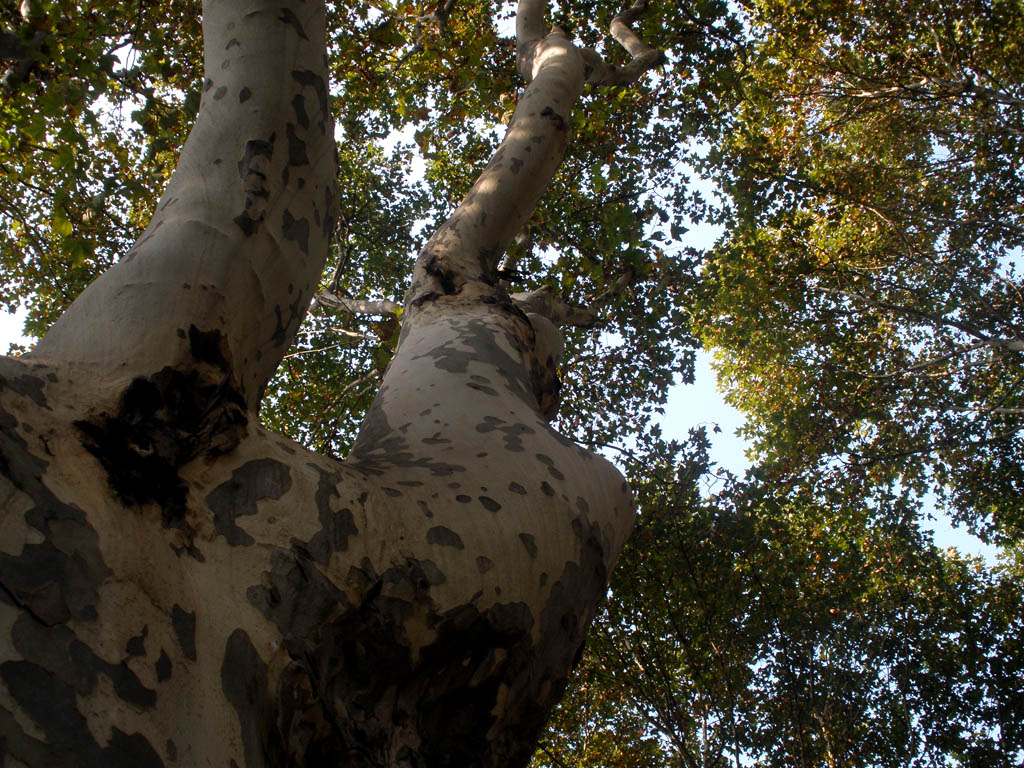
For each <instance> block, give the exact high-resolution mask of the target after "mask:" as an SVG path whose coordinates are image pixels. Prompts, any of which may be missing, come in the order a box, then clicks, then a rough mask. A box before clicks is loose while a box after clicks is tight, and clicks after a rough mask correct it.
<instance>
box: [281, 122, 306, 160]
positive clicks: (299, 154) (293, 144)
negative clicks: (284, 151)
mask: <svg viewBox="0 0 1024 768" xmlns="http://www.w3.org/2000/svg"><path fill="white" fill-rule="evenodd" d="M285 135H286V136H287V138H288V165H309V157H308V156H307V155H306V142H304V141H303V140H302V139H300V138H299V137H298V136H297V135H296V134H295V126H294V125H292V124H291V123H288V126H287V128H286V129H285Z"/></svg>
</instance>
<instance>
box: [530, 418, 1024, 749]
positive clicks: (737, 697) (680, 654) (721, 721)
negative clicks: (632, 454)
mask: <svg viewBox="0 0 1024 768" xmlns="http://www.w3.org/2000/svg"><path fill="white" fill-rule="evenodd" d="M678 448H679V451H678V453H677V454H675V455H674V456H673V452H672V450H671V446H667V445H662V446H659V447H658V452H657V453H656V454H651V455H647V456H645V457H644V467H645V474H647V476H648V477H649V478H650V479H649V481H648V482H647V483H646V484H644V485H641V486H639V487H637V489H636V490H637V496H638V502H639V506H640V515H639V518H638V523H637V528H636V530H635V531H634V535H633V537H632V538H631V539H630V542H629V544H628V545H627V548H626V551H625V553H624V554H623V557H622V558H621V560H620V563H619V566H618V568H617V569H616V571H615V573H614V575H613V578H612V596H611V598H610V599H609V601H608V603H607V605H606V607H605V610H604V611H603V613H602V614H601V616H600V617H599V618H598V619H597V621H596V622H595V625H594V628H593V631H592V633H591V636H590V639H589V642H588V645H587V650H586V652H585V654H584V659H583V662H582V664H581V666H580V668H579V669H578V670H577V673H576V676H575V677H574V680H573V683H572V684H571V686H570V691H569V694H568V695H567V697H566V698H565V699H564V700H563V702H562V703H561V704H560V705H559V708H558V710H557V711H556V715H555V717H554V718H553V720H552V722H551V723H550V724H549V726H548V730H547V733H546V734H545V736H544V737H543V738H542V740H541V747H540V749H539V750H538V752H537V753H536V755H535V758H534V765H536V766H544V767H545V768H547V767H557V766H563V765H566V766H608V765H619V766H646V765H665V766H688V767H689V766H693V767H696V766H734V765H759V766H801V767H807V768H810V767H811V766H844V765H884V766H924V765H936V764H954V765H970V766H1011V765H1016V764H1017V763H1018V762H1019V758H1020V755H1021V754H1024V733H1022V732H1021V729H1020V726H1019V725H1018V723H1019V722H1020V720H1021V718H1020V715H1021V712H1022V708H1024V696H1022V693H1021V686H1020V674H1021V668H1022V665H1024V656H1022V654H1021V652H1020V648H1021V636H1020V633H1021V628H1022V626H1024V624H1022V612H1021V611H1022V609H1021V602H1022V597H1024V595H1022V594H1021V588H1020V579H1019V575H1018V574H1016V573H1013V572H1010V571H1005V572H993V571H991V570H989V569H988V568H986V567H984V564H983V563H982V562H980V561H978V560H972V559H970V558H964V557H962V556H960V555H958V554H957V553H956V552H955V551H953V550H950V551H945V552H944V551H940V550H938V549H936V548H935V546H934V545H933V544H931V542H930V540H929V537H928V535H927V534H926V533H922V532H921V531H920V530H919V529H918V527H917V525H916V519H917V516H918V514H919V510H917V509H915V508H914V505H913V502H911V501H909V500H908V499H907V498H906V497H902V496H897V495H892V496H890V497H889V499H888V500H887V502H886V503H884V504H877V505H876V504H865V503H864V502H863V499H862V497H860V496H859V495H858V494H856V493H854V494H850V495H848V496H842V495H840V494H838V493H837V494H833V495H832V496H830V497H829V498H825V499H813V498H810V497H808V496H807V495H805V494H803V493H788V494H785V493H780V492H779V491H778V489H777V488H775V487H774V486H773V485H772V484H770V483H768V484H766V483H764V482H762V481H759V480H758V479H756V478H749V479H748V480H747V481H746V482H740V481H737V480H731V481H729V482H727V483H726V484H725V485H724V487H723V488H722V489H721V490H720V491H718V492H717V493H716V494H714V495H712V496H707V495H706V494H703V493H702V481H703V480H704V478H705V477H706V475H705V473H706V472H707V471H708V469H709V467H708V457H707V453H706V448H707V441H706V438H704V436H703V435H702V434H701V433H699V432H697V433H694V434H693V435H692V436H691V439H690V440H689V441H688V442H687V444H685V445H683V446H678ZM894 520H902V522H900V523H894V522H893V521H894Z"/></svg>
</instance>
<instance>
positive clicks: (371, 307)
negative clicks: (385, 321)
mask: <svg viewBox="0 0 1024 768" xmlns="http://www.w3.org/2000/svg"><path fill="white" fill-rule="evenodd" d="M313 302H314V303H316V304H319V305H321V306H323V307H330V308H331V309H340V310H341V311H343V312H348V313H349V314H350V315H397V314H398V313H399V312H401V310H402V305H401V304H399V303H398V302H396V301H388V300H387V299H381V300H380V301H371V300H367V299H352V298H349V297H347V296H337V295H335V294H333V293H328V292H327V291H320V293H318V294H317V295H316V296H314V297H313Z"/></svg>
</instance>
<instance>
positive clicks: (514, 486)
mask: <svg viewBox="0 0 1024 768" xmlns="http://www.w3.org/2000/svg"><path fill="white" fill-rule="evenodd" d="M508 489H509V490H510V491H512V493H518V494H519V495H520V496H525V495H526V489H525V488H523V486H521V485H520V484H519V483H517V482H515V481H513V482H511V483H509V484H508Z"/></svg>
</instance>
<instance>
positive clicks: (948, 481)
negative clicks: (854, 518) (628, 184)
mask: <svg viewBox="0 0 1024 768" xmlns="http://www.w3.org/2000/svg"><path fill="white" fill-rule="evenodd" d="M745 9H746V11H747V14H748V19H749V29H750V35H751V40H750V42H749V45H748V46H747V47H746V48H745V51H744V74H743V78H742V85H741V88H740V91H739V94H738V98H737V100H736V102H735V107H734V108H733V109H731V110H724V111H723V112H724V114H723V116H722V118H721V120H720V121H719V129H718V138H717V139H716V140H715V141H714V142H713V148H712V149H711V151H710V152H709V153H708V155H707V158H706V162H707V164H708V165H709V167H713V168H715V169H717V178H719V179H720V181H721V184H722V188H723V190H724V191H725V192H726V193H727V194H728V202H727V204H726V205H725V208H726V210H725V211H724V213H723V215H724V220H725V221H726V222H727V223H728V225H729V226H728V233H727V235H726V236H725V237H723V238H722V240H721V242H720V243H719V244H718V247H717V248H716V249H715V252H714V253H713V254H712V255H711V258H710V259H709V263H708V272H707V275H708V278H709V280H708V282H707V284H706V286H705V287H706V292H705V293H704V294H703V295H702V297H701V298H700V299H699V304H700V306H701V310H700V311H699V312H698V316H699V318H700V319H699V321H698V322H699V325H700V327H701V329H702V330H701V333H702V337H703V340H704V342H705V344H706V345H707V346H708V347H709V348H713V349H715V350H716V353H717V355H718V360H719V365H720V373H721V374H722V381H723V382H724V383H725V384H726V386H727V388H728V390H729V392H730V398H731V401H732V402H733V403H734V404H735V405H737V407H739V408H741V409H742V410H743V411H744V412H745V413H746V414H747V415H748V417H749V425H748V429H749V435H750V437H751V439H752V441H753V442H754V444H755V447H756V450H757V452H758V454H759V455H760V456H761V457H763V459H764V461H765V462H771V463H772V464H773V466H774V467H775V469H776V471H777V472H778V475H777V477H778V481H779V482H780V483H781V482H806V483H808V484H811V485H814V484H819V485H820V484H821V483H823V482H828V478H831V481H833V482H836V483H840V484H843V483H847V482H851V479H852V481H854V482H863V483H864V488H865V492H867V491H868V489H870V488H871V487H874V488H877V489H881V490H880V492H881V493H883V494H884V493H886V492H887V491H888V489H890V488H891V487H892V486H893V485H894V484H898V485H899V486H900V487H901V488H902V489H903V491H904V492H906V493H913V494H915V495H918V496H924V495H925V494H928V493H931V494H934V495H935V496H936V497H937V498H938V500H939V501H940V502H941V503H942V504H943V505H944V506H945V508H946V510H947V511H949V512H950V513H951V514H952V515H953V516H954V518H955V519H957V520H959V521H960V522H965V523H967V524H969V525H971V526H972V529H973V530H974V531H976V532H978V533H979V534H980V535H982V536H985V537H987V538H988V539H989V540H990V541H993V542H998V543H1002V544H1012V543H1013V542H1016V541H1019V540H1020V537H1021V532H1022V530H1024V529H1022V521H1021V518H1020V504H1019V503H1018V499H1019V497H1020V492H1021V489H1022V488H1024V476H1022V474H1021V463H1020V461H1019V457H1020V454H1021V449H1022V435H1024V432H1022V429H1024V419H1022V416H1024V411H1022V404H1021V394H1022V389H1021V382H1022V380H1024V379H1022V376H1024V367H1022V366H1024V356H1022V351H1024V347H1022V345H1021V339H1022V332H1021V328H1022V319H1024V314H1022V313H1024V301H1022V299H1021V296H1022V294H1021V290H1020V289H1021V276H1020V249H1021V247H1022V245H1024V223H1022V216H1021V214H1022V209H1021V206H1020V200H1021V193H1022V189H1024V179H1022V176H1021V167H1022V164H1021V158H1022V157H1024V144H1022V141H1021V139H1022V136H1024V112H1022V107H1024V69H1022V61H1024V60H1022V58H1021V56H1020V54H1019V51H1018V40H1019V38H1020V32H1021V30H1022V29H1024V13H1022V10H1021V6H1020V3H1014V2H1000V1H999V0H996V1H995V2H976V3H966V4H963V3H961V4H949V3H937V2H931V1H930V0H920V1H918V0H912V1H911V2H880V3H863V2H860V1H859V0H844V1H843V2H838V3H831V2H821V3H819V2H809V3H785V2H760V0H757V1H755V2H750V3H748V4H746V6H745Z"/></svg>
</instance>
